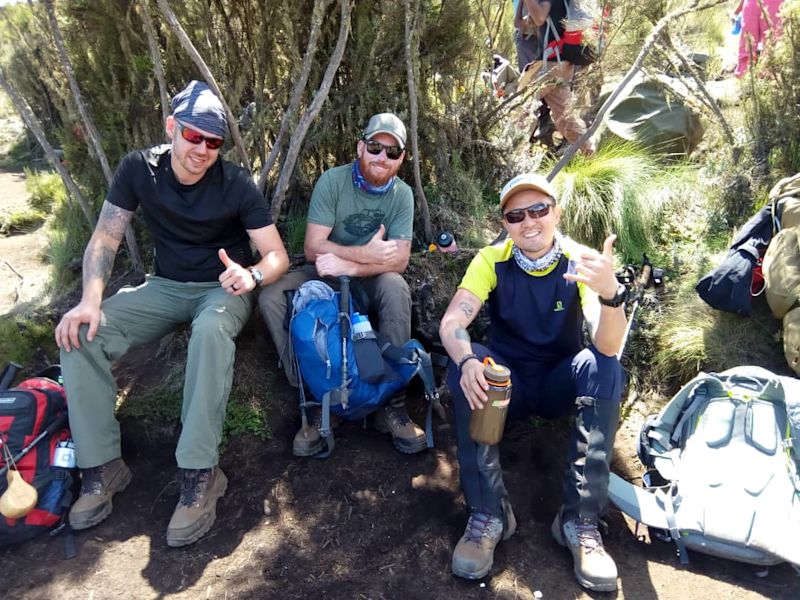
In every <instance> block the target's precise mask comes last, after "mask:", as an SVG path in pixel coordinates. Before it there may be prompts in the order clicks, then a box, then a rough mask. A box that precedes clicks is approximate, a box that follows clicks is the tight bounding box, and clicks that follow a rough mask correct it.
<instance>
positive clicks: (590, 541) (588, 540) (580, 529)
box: [575, 519, 605, 552]
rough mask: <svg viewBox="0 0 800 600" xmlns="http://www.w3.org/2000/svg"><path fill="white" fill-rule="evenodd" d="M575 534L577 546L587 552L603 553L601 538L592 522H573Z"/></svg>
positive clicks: (581, 520)
mask: <svg viewBox="0 0 800 600" xmlns="http://www.w3.org/2000/svg"><path fill="white" fill-rule="evenodd" d="M575 532H576V534H577V536H578V544H580V546H581V547H582V548H584V549H586V551H587V552H593V551H595V550H597V551H598V552H605V548H603V538H602V537H601V536H600V531H599V530H598V529H597V524H596V523H594V522H592V521H586V520H583V519H578V520H576V521H575Z"/></svg>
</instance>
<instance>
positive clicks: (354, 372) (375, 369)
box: [289, 277, 441, 456]
mask: <svg viewBox="0 0 800 600" xmlns="http://www.w3.org/2000/svg"><path fill="white" fill-rule="evenodd" d="M341 279H342V291H341V292H334V291H333V289H332V288H331V287H330V286H329V285H327V284H325V283H323V282H321V281H316V280H314V281H308V282H306V283H304V284H303V285H301V286H300V288H299V289H298V290H297V291H296V292H295V296H294V299H293V301H292V306H293V310H292V313H293V314H292V318H291V321H290V324H289V332H290V340H291V346H290V356H291V357H292V358H291V360H295V361H296V366H297V373H298V379H299V383H300V385H299V391H300V409H301V411H302V413H303V414H305V409H306V407H308V406H316V405H319V406H322V427H321V429H320V434H321V435H322V437H323V438H324V439H325V440H326V445H327V451H326V452H324V453H323V454H322V455H318V456H328V455H329V454H330V452H331V451H332V450H333V433H332V430H331V427H330V413H331V412H333V413H334V414H336V415H338V416H340V417H342V418H344V419H346V420H348V421H356V420H359V419H363V418H364V417H366V416H367V415H369V414H370V413H372V412H374V411H376V410H377V409H378V408H380V407H381V406H382V405H383V404H385V403H386V402H388V400H389V399H390V398H391V397H392V396H394V395H395V394H396V393H397V392H399V391H400V390H402V389H403V388H405V387H406V386H407V385H408V382H409V381H411V379H413V377H414V376H415V375H419V376H420V378H421V379H422V382H423V384H424V386H425V398H426V399H427V400H428V401H429V406H428V414H427V417H426V423H425V429H426V434H427V437H428V447H429V448H431V447H433V434H432V408H433V407H434V406H435V407H436V408H437V410H439V411H440V410H441V409H440V405H439V393H438V391H437V389H436V384H435V380H434V376H433V367H432V364H431V357H430V355H429V354H428V353H427V352H426V351H425V349H424V348H423V347H422V345H421V344H420V343H419V342H418V341H416V340H409V341H408V342H406V343H405V344H404V345H403V346H402V347H397V346H393V345H392V344H390V343H388V342H387V341H385V340H383V339H380V336H371V337H369V338H365V339H362V340H359V339H356V341H355V342H354V340H353V334H352V329H353V327H352V325H353V322H354V314H355V315H357V313H355V312H354V310H353V303H352V300H351V298H350V294H349V281H346V278H344V277H343V278H341ZM356 337H358V336H356ZM361 344H365V345H364V346H361V347H359V346H360V345H361ZM359 350H360V351H359ZM376 361H377V362H376ZM367 363H368V364H367ZM359 365H361V367H359ZM365 367H366V369H365ZM303 384H305V386H306V387H307V388H308V391H310V392H311V395H312V396H313V398H314V400H309V399H307V398H306V394H305V390H304V385H303Z"/></svg>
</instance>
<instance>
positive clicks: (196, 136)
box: [175, 121, 225, 150]
mask: <svg viewBox="0 0 800 600" xmlns="http://www.w3.org/2000/svg"><path fill="white" fill-rule="evenodd" d="M175 123H177V125H178V129H180V130H181V137H182V138H183V139H185V140H186V141H187V142H189V143H190V144H199V143H200V142H202V141H205V143H206V148H208V149H209V150H219V149H220V148H222V144H224V143H225V140H223V139H222V138H215V137H214V138H212V137H206V136H204V135H203V134H202V133H198V132H197V131H195V130H194V129H189V128H188V127H186V125H184V124H183V123H181V122H180V121H175Z"/></svg>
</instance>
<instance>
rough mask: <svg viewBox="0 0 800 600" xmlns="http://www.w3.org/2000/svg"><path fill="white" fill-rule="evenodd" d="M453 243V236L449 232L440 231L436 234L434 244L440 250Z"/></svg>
mask: <svg viewBox="0 0 800 600" xmlns="http://www.w3.org/2000/svg"><path fill="white" fill-rule="evenodd" d="M452 243H453V234H452V233H450V232H449V231H440V232H439V233H438V234H436V244H437V245H438V246H440V247H442V248H447V247H448V246H449V245H450V244H452Z"/></svg>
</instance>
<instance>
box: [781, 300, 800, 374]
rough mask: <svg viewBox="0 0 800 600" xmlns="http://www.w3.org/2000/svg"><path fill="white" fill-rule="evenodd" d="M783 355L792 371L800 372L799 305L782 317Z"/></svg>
mask: <svg viewBox="0 0 800 600" xmlns="http://www.w3.org/2000/svg"><path fill="white" fill-rule="evenodd" d="M783 355H784V356H785V357H786V362H787V363H789V366H790V367H791V368H792V371H794V372H795V373H797V374H800V307H798V308H794V309H792V310H790V311H789V312H788V313H786V315H785V316H784V317H783Z"/></svg>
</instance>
